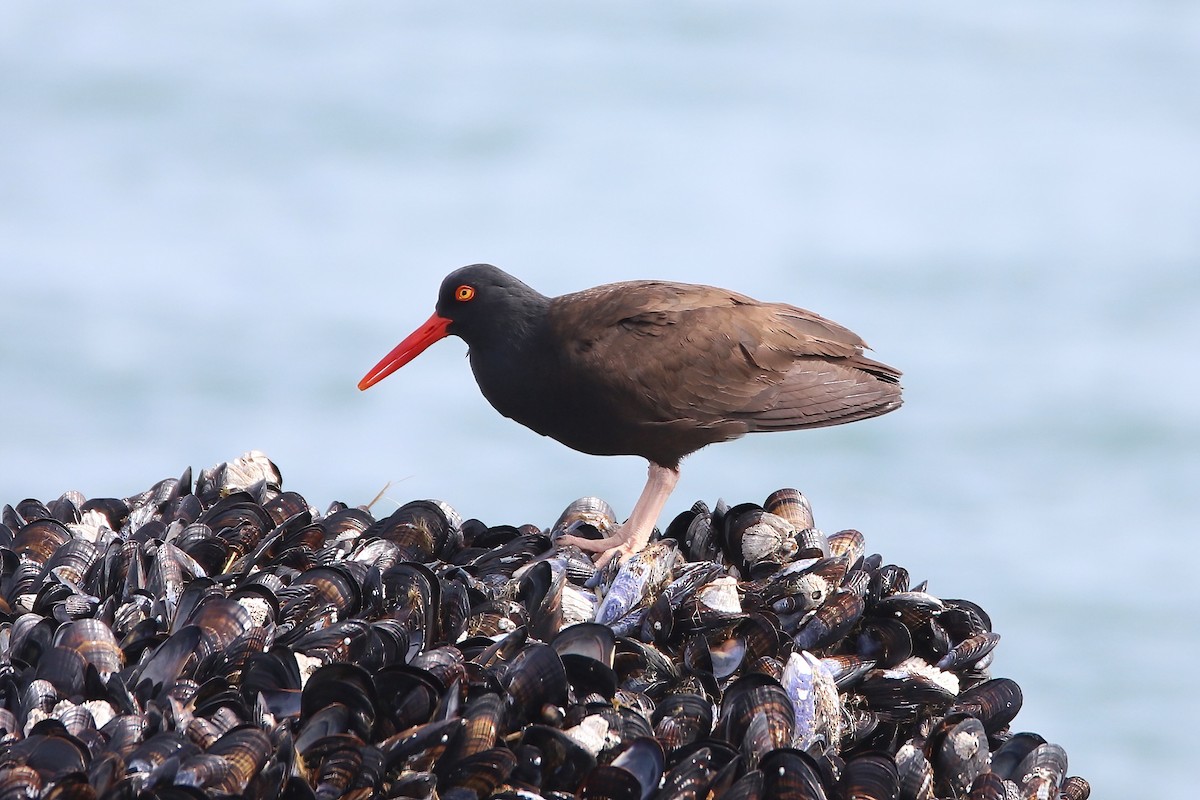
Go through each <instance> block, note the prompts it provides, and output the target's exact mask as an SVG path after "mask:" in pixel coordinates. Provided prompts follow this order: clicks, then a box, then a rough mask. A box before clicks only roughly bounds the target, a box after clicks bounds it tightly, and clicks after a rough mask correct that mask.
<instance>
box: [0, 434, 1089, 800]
mask: <svg viewBox="0 0 1200 800" xmlns="http://www.w3.org/2000/svg"><path fill="white" fill-rule="evenodd" d="M372 505H381V503H374V504H372ZM389 510H390V509H389ZM616 524H617V523H616V520H615V519H614V517H613V513H612V510H611V509H610V508H609V507H608V506H607V504H605V503H603V501H600V500H597V499H595V498H584V499H581V500H578V501H575V502H574V503H571V504H570V505H569V506H568V507H567V509H566V510H565V511H564V512H563V514H562V516H561V517H560V518H559V519H558V520H557V521H556V522H555V523H554V524H552V525H549V526H547V527H544V528H543V527H541V526H535V525H522V526H519V527H518V526H512V525H489V524H487V523H484V522H481V521H479V520H475V519H470V520H465V521H464V520H461V519H460V518H459V516H458V515H457V514H456V513H455V511H454V510H453V509H452V508H450V507H449V506H448V505H446V504H445V503H442V502H439V501H436V500H416V501H412V502H409V503H406V504H405V505H403V506H400V507H399V508H397V509H395V510H394V511H390V513H387V514H386V515H382V516H378V517H377V516H375V515H374V513H373V512H372V510H371V509H370V508H369V507H352V506H347V505H345V504H343V503H334V504H332V505H331V506H330V507H329V508H328V509H326V510H325V511H324V512H318V511H317V510H316V509H314V508H312V507H310V506H309V504H308V503H307V501H305V499H304V498H303V497H302V496H301V495H299V494H297V493H296V492H292V491H285V490H284V489H283V486H282V479H281V477H280V473H279V470H278V468H277V467H276V466H275V465H274V464H273V463H272V462H271V461H270V460H269V459H268V458H267V457H266V456H264V455H263V454H262V453H258V452H250V453H247V454H245V455H243V456H241V457H239V458H237V459H235V460H233V461H230V462H226V463H222V464H219V465H217V466H215V467H212V468H209V469H205V470H202V471H200V473H199V474H198V476H196V478H195V480H193V475H192V471H191V470H190V468H189V469H188V470H185V471H184V473H183V474H182V475H181V476H180V477H179V478H168V479H165V480H162V481H159V482H158V483H156V484H154V485H153V486H152V487H150V488H149V489H147V490H146V491H144V492H142V493H140V494H138V495H135V496H133V497H127V498H120V499H118V498H91V499H88V498H84V497H83V496H81V495H80V494H79V493H77V492H68V493H66V494H64V495H62V496H61V497H59V498H58V499H56V500H51V501H49V502H45V503H43V502H40V501H37V500H24V501H22V502H19V503H17V504H16V505H15V506H12V505H6V506H5V507H4V509H3V520H2V524H0V558H2V561H3V564H2V567H3V572H2V580H0V594H2V596H0V797H5V798H7V797H29V798H38V797H46V798H97V797H113V798H141V797H146V798H151V797H159V798H188V797H223V796H238V797H254V798H322V799H323V800H325V799H329V800H332V798H338V797H353V798H369V797H389V798H391V797H394V798H410V797H411V798H436V797H440V798H483V797H507V798H539V797H541V798H565V797H581V798H634V799H636V798H641V799H642V800H645V799H646V798H651V797H659V798H681V797H682V798H710V797H711V798H718V797H727V798H871V799H874V798H880V799H882V798H904V799H908V798H961V797H969V798H1022V797H1030V798H1032V797H1038V798H1060V797H1061V798H1074V799H1079V798H1086V797H1087V796H1088V794H1089V793H1090V789H1089V788H1088V785H1087V782H1086V781H1084V780H1083V779H1082V778H1079V777H1074V776H1069V774H1068V772H1067V757H1066V752H1065V750H1064V749H1063V748H1062V747H1060V746H1059V745H1056V744H1053V743H1051V742H1047V741H1046V740H1045V739H1043V738H1042V737H1041V736H1039V735H1037V734H1035V733H1029V732H1013V729H1012V722H1013V719H1014V717H1015V716H1016V714H1017V712H1018V711H1019V709H1020V707H1021V700H1022V698H1021V690H1020V687H1019V686H1018V685H1017V684H1016V682H1014V681H1013V680H1011V679H1008V678H1003V677H993V676H992V675H991V674H990V673H989V665H990V664H991V661H992V657H993V654H994V652H995V647H996V645H997V643H998V641H999V635H998V634H996V633H995V632H994V631H993V630H992V625H991V621H990V619H989V618H988V615H987V613H986V612H985V611H984V610H983V609H982V608H980V607H979V606H978V605H976V604H974V603H972V602H970V601H967V600H961V599H948V598H940V597H937V596H936V595H934V594H933V593H931V592H930V590H929V587H928V586H927V585H925V584H924V583H921V584H917V585H910V579H909V573H908V571H907V570H905V569H904V568H903V567H900V566H897V565H894V564H888V563H886V562H885V561H884V560H883V558H882V557H880V556H879V555H877V554H871V553H869V552H868V551H867V549H866V546H865V541H864V538H863V536H862V534H860V533H858V532H857V531H852V530H848V531H840V532H837V533H834V534H830V535H825V534H823V533H822V532H821V531H820V530H819V529H817V528H816V526H815V525H814V523H813V518H812V512H811V509H810V507H809V504H808V501H807V500H806V499H805V498H804V496H803V495H801V494H800V493H799V492H797V491H795V490H791V489H783V490H780V491H778V492H775V493H774V494H772V495H771V496H770V497H768V498H767V499H766V500H765V501H764V502H763V503H762V504H761V505H759V504H756V503H741V504H738V505H735V506H732V507H730V506H727V505H726V504H724V503H720V502H719V503H717V504H716V507H715V508H712V509H710V508H708V507H707V506H706V505H705V504H703V503H696V504H695V505H694V506H692V508H690V509H688V510H686V511H684V512H683V513H681V514H679V515H678V516H677V517H675V519H674V520H673V521H672V522H671V523H670V524H669V525H668V526H667V527H666V528H665V530H663V531H662V532H661V537H658V538H656V540H655V541H654V542H652V544H651V545H650V546H648V547H647V548H646V550H644V551H643V552H642V553H640V554H638V555H636V556H634V557H633V558H630V559H629V560H627V561H626V562H625V563H624V564H621V565H617V564H613V565H611V566H609V567H606V568H604V569H600V570H597V569H595V568H594V567H593V565H592V563H591V561H590V559H589V558H587V557H586V556H585V555H584V554H582V553H581V552H579V551H578V550H577V549H575V548H573V547H566V546H564V547H558V546H556V544H555V540H556V538H557V537H558V536H559V535H560V534H562V533H563V532H566V531H569V532H571V533H574V534H575V535H581V536H601V535H603V534H604V532H605V531H607V530H611V529H612V528H613V527H614V526H615V525H616Z"/></svg>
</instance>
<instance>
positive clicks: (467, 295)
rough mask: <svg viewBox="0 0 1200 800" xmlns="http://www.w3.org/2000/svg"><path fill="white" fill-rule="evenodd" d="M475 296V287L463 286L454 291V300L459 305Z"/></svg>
mask: <svg viewBox="0 0 1200 800" xmlns="http://www.w3.org/2000/svg"><path fill="white" fill-rule="evenodd" d="M474 296H475V287H474V286H468V285H467V284H465V283H464V284H463V285H462V286H460V287H458V288H457V289H455V290H454V299H455V300H458V301H459V302H461V303H465V302H467V301H468V300H470V299H471V298H473V297H474Z"/></svg>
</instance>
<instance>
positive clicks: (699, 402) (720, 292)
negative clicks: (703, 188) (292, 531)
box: [358, 264, 902, 564]
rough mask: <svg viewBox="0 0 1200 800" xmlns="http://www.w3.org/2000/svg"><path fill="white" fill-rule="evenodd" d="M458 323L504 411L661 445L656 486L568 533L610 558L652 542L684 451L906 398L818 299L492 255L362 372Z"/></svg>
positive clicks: (593, 441) (416, 350)
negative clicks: (582, 531) (597, 534)
mask: <svg viewBox="0 0 1200 800" xmlns="http://www.w3.org/2000/svg"><path fill="white" fill-rule="evenodd" d="M446 336H458V337H459V338H461V339H463V340H464V341H465V342H466V343H467V347H468V356H469V360H470V364H471V370H472V372H473V373H474V375H475V381H476V383H478V385H479V389H480V391H481V392H482V393H483V396H484V397H485V398H486V399H487V400H488V402H489V403H491V405H492V406H493V407H494V408H495V409H496V410H497V411H499V412H500V413H501V414H503V415H504V416H506V417H508V418H510V419H512V420H515V421H516V422H519V423H520V424H522V425H524V426H525V427H527V428H530V429H532V430H533V431H536V432H537V433H539V434H541V435H543V436H549V437H551V438H552V439H556V440H557V441H559V442H561V443H562V444H564V445H566V446H567V447H570V448H572V449H574V450H578V451H580V452H583V453H589V454H592V455H599V456H607V455H635V456H641V457H642V458H645V459H646V460H647V462H648V470H647V480H646V485H645V488H644V489H643V490H642V493H641V495H640V497H639V498H638V500H637V502H636V503H634V507H633V511H632V512H631V513H630V515H629V518H628V519H627V520H626V522H625V523H624V524H623V525H621V526H620V527H619V528H618V529H617V530H616V532H615V533H613V534H611V535H609V536H606V537H604V538H601V539H586V538H581V537H577V536H573V535H569V534H568V535H564V536H561V537H560V538H559V539H558V542H559V544H560V545H563V544H574V545H576V546H578V547H580V548H581V549H583V550H585V551H587V552H589V553H592V554H593V557H594V558H595V559H596V562H597V564H604V563H606V562H608V561H609V560H610V559H612V558H619V559H621V560H625V559H627V558H628V557H629V556H631V555H632V554H633V553H636V552H638V551H640V550H641V549H642V548H643V547H645V546H646V544H647V543H648V542H649V539H650V537H651V536H652V534H653V531H654V528H655V525H656V523H657V520H658V517H659V514H660V513H661V512H662V509H663V507H664V506H665V505H666V502H667V499H668V498H669V497H670V494H671V492H672V491H673V490H674V488H675V485H676V483H677V482H678V480H679V469H680V462H681V461H682V459H683V458H684V457H685V456H687V455H689V454H691V453H694V452H695V451H697V450H699V449H700V448H702V447H705V446H706V445H710V444H715V443H718V442H724V441H729V440H731V439H736V438H738V437H740V436H743V435H744V434H747V433H756V432H769V431H787V430H799V429H805V428H819V427H824V426H828V425H840V424H843V423H847V422H854V421H856V420H862V419H868V418H870V417H876V416H879V415H881V414H886V413H888V412H890V411H893V410H895V409H896V408H899V407H900V404H901V402H902V401H901V387H900V376H901V373H900V371H899V370H897V369H895V368H893V367H890V366H888V365H886V364H883V363H880V362H878V361H875V360H872V359H870V358H868V357H866V356H865V355H864V354H863V353H864V350H865V349H868V348H867V346H866V344H865V343H864V342H863V340H862V339H861V338H859V336H858V335H857V334H855V333H853V332H852V331H850V330H849V329H847V328H845V327H843V326H841V325H839V324H837V323H836V322H832V321H831V320H828V319H826V318H824V317H822V316H820V315H818V314H815V313H813V312H811V311H806V310H804V309H802V308H798V307H796V306H792V305H787V304H784V303H765V302H759V301H757V300H754V299H752V298H750V297H747V296H746V295H743V294H739V293H737V292H733V291H729V290H726V289H719V288H716V287H713V286H704V285H699V284H689V283H675V282H669V281H663V280H637V281H627V282H621V283H611V284H606V285H603V286H597V287H594V288H591V289H584V290H582V291H579V292H574V293H571V294H564V295H560V296H557V297H547V296H546V295H543V294H541V293H540V292H538V291H536V290H534V289H532V288H531V287H529V286H527V285H526V284H525V283H523V282H522V281H520V280H518V279H517V278H515V277H513V276H512V275H509V274H508V273H506V272H504V271H503V270H501V269H499V268H498V267H495V266H492V265H490V264H472V265H469V266H465V267H462V268H460V269H457V270H455V271H453V272H451V273H450V274H449V275H447V276H446V278H445V279H444V280H443V281H442V284H441V288H440V289H439V291H438V298H437V304H436V306H435V310H434V313H433V315H432V316H431V317H430V318H429V319H428V320H427V321H426V322H425V324H424V325H422V326H421V327H419V328H417V329H416V330H415V331H413V332H412V333H411V334H410V335H409V336H408V337H407V338H405V339H404V340H403V341H402V342H400V344H398V345H397V346H396V347H395V348H393V349H392V350H391V351H390V352H389V353H388V354H387V355H386V356H384V357H383V359H381V360H380V361H379V363H378V364H377V365H376V366H375V367H374V368H372V369H371V370H370V371H369V372H368V373H367V374H366V375H365V376H364V377H363V378H362V380H361V381H359V383H358V388H359V389H360V390H365V389H368V388H370V387H371V386H374V385H375V384H376V383H378V382H379V381H381V380H383V379H384V378H386V377H387V376H389V375H391V374H392V373H393V372H395V371H396V370H398V369H400V368H401V367H403V366H404V365H405V364H407V363H409V362H410V361H412V360H413V359H414V358H416V357H417V356H418V355H420V354H421V353H422V352H423V351H424V350H425V349H426V348H427V347H429V346H430V345H431V344H433V343H434V342H436V341H438V340H440V339H442V338H444V337H446Z"/></svg>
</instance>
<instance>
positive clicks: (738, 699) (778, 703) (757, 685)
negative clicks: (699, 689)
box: [717, 672, 796, 756]
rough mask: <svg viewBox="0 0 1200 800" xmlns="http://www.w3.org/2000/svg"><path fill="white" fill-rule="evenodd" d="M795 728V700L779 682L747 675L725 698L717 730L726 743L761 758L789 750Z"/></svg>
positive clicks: (731, 685)
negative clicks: (771, 751) (737, 745)
mask: <svg viewBox="0 0 1200 800" xmlns="http://www.w3.org/2000/svg"><path fill="white" fill-rule="evenodd" d="M795 726H796V715H795V710H794V708H793V706H792V701H791V698H790V697H788V693H787V691H786V690H785V689H784V688H783V686H782V685H781V684H780V683H779V681H777V680H775V679H774V678H772V677H770V676H768V675H763V674H762V673H757V672H752V673H748V674H746V675H743V676H742V677H740V678H738V679H737V680H735V681H734V682H733V683H731V684H730V685H729V686H728V687H726V689H725V691H724V693H723V695H722V698H721V716H720V719H718V721H717V730H718V731H719V732H720V734H721V736H722V738H724V739H725V740H726V741H729V742H736V743H743V744H744V745H747V746H749V747H750V748H752V752H753V753H754V754H756V755H758V756H761V755H762V754H763V753H766V752H769V751H770V750H773V749H775V748H779V747H787V746H789V745H790V744H791V742H792V735H793V733H794V732H795ZM752 733H753V734H758V735H757V736H752V735H751V734H752Z"/></svg>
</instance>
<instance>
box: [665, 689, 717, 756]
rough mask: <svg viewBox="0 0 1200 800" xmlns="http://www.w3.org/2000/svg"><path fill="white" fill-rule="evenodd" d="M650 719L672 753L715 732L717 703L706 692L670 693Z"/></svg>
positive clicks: (667, 749) (668, 750) (666, 748)
mask: <svg viewBox="0 0 1200 800" xmlns="http://www.w3.org/2000/svg"><path fill="white" fill-rule="evenodd" d="M650 721H651V723H652V724H653V725H654V735H655V737H657V739H658V741H659V742H660V743H661V744H662V746H663V748H664V749H665V750H666V751H667V752H668V753H670V752H671V751H673V750H677V749H679V748H680V747H683V746H684V745H687V744H690V743H692V742H694V741H696V740H697V739H700V738H702V737H705V736H708V735H709V734H710V733H712V729H713V706H712V703H711V702H709V700H708V698H707V697H704V696H703V695H696V694H668V695H666V696H665V697H664V698H663V699H662V700H660V701H659V702H658V704H657V705H655V707H654V713H653V714H652V715H651V717H650Z"/></svg>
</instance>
